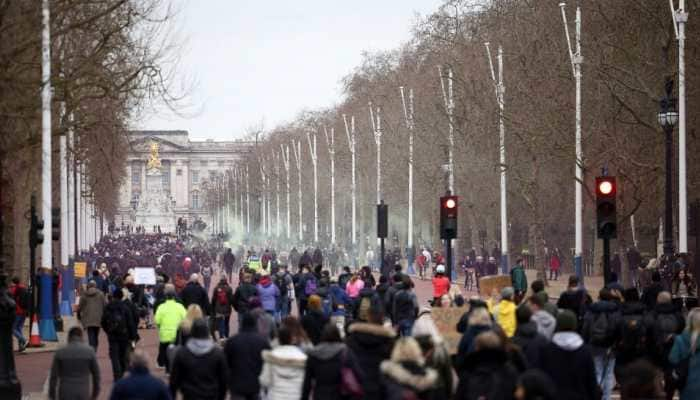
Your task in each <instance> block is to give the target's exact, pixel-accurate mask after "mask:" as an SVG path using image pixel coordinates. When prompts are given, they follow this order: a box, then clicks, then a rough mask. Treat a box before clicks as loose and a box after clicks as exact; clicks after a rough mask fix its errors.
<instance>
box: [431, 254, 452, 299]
mask: <svg viewBox="0 0 700 400" xmlns="http://www.w3.org/2000/svg"><path fill="white" fill-rule="evenodd" d="M449 292H450V279H449V278H448V277H446V276H445V266H444V265H442V264H439V265H438V266H437V267H435V276H434V277H433V305H434V306H435V307H439V306H440V298H441V297H442V296H444V295H446V294H448V293H449Z"/></svg>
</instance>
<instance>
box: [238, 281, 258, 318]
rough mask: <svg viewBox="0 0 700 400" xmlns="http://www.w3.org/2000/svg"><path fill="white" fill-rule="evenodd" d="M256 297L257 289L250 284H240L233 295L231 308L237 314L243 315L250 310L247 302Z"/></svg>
mask: <svg viewBox="0 0 700 400" xmlns="http://www.w3.org/2000/svg"><path fill="white" fill-rule="evenodd" d="M257 295H258V289H257V288H256V287H255V286H254V285H253V284H252V283H248V282H243V283H241V284H240V285H238V287H237V288H236V292H235V293H234V294H233V308H234V309H235V310H236V312H238V313H239V314H245V313H246V312H247V311H248V310H249V308H250V306H249V304H248V302H249V301H250V299H251V298H252V297H255V296H257Z"/></svg>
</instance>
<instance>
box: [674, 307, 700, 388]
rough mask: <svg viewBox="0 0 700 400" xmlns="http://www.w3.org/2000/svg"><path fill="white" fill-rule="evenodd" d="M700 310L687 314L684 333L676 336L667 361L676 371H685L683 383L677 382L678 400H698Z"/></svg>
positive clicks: (699, 378)
mask: <svg viewBox="0 0 700 400" xmlns="http://www.w3.org/2000/svg"><path fill="white" fill-rule="evenodd" d="M698 338H700V308H694V309H692V310H690V312H689V313H688V322H687V324H686V328H685V331H684V332H683V333H682V334H680V335H678V336H676V339H675V341H674V342H673V347H672V348H671V354H669V356H668V360H669V361H670V362H671V364H672V365H674V366H675V367H676V368H677V369H678V370H681V369H685V370H686V373H687V375H686V376H685V382H682V381H681V382H678V390H679V391H680V395H681V396H680V400H691V399H698V398H700V355H699V354H698V352H699V351H700V347H698V345H699V344H700V343H698Z"/></svg>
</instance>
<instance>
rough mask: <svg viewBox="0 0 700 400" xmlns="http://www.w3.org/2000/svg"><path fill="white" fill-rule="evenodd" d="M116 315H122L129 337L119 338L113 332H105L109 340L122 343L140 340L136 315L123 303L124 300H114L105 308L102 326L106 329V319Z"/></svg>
mask: <svg viewBox="0 0 700 400" xmlns="http://www.w3.org/2000/svg"><path fill="white" fill-rule="evenodd" d="M116 313H120V314H122V320H123V321H124V323H125V324H126V332H127V336H126V337H124V336H123V335H122V336H118V335H116V334H114V333H111V332H106V330H105V332H106V333H107V339H108V340H109V341H110V342H111V341H115V342H121V341H130V340H136V339H137V338H138V336H139V335H138V329H137V326H136V325H135V324H134V315H133V314H132V312H131V310H130V309H129V306H128V305H127V304H126V303H125V302H124V301H123V300H117V299H113V300H112V301H110V302H109V303H108V304H107V305H106V306H105V308H104V311H103V313H102V322H101V325H102V326H103V327H104V326H105V321H106V320H107V318H106V317H109V316H110V315H116Z"/></svg>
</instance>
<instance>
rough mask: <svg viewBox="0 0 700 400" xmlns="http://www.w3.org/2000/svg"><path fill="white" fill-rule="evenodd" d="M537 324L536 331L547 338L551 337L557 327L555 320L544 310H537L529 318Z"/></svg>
mask: <svg viewBox="0 0 700 400" xmlns="http://www.w3.org/2000/svg"><path fill="white" fill-rule="evenodd" d="M530 320H531V321H532V322H534V323H535V325H537V332H539V333H540V334H541V335H542V336H544V337H545V338H546V339H547V340H551V339H552V335H554V329H556V327H557V320H556V319H555V318H554V317H553V316H552V314H550V313H548V312H547V311H545V310H539V311H537V312H535V313H533V314H532V317H531V318H530Z"/></svg>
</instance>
